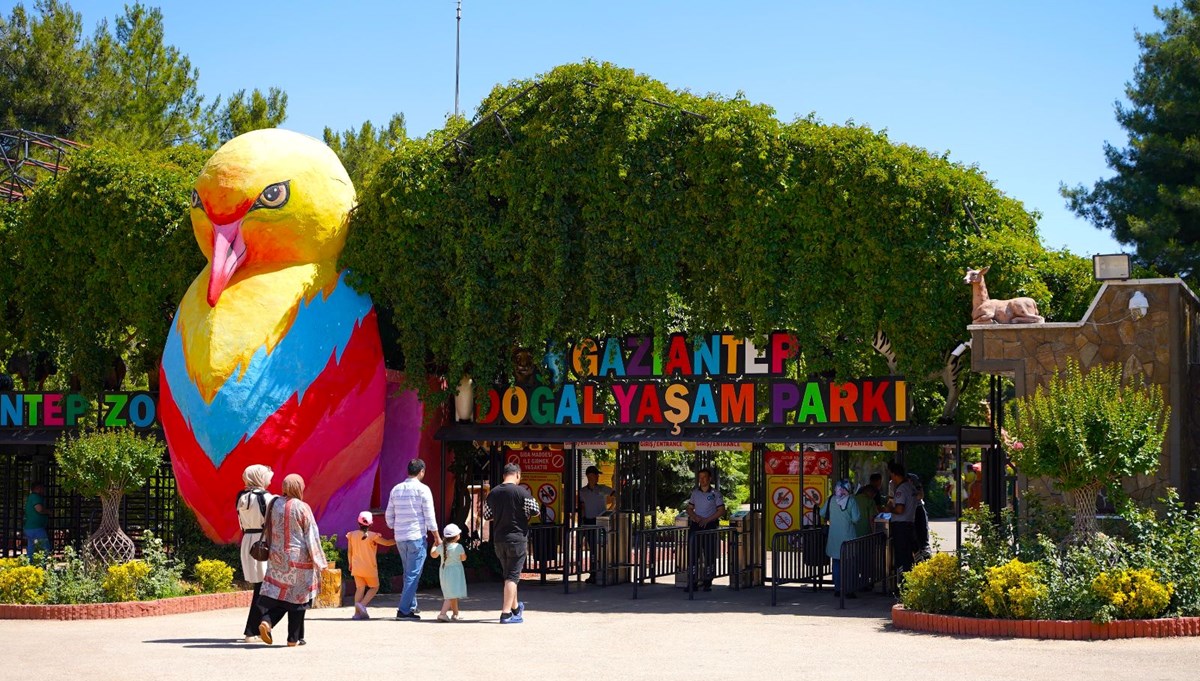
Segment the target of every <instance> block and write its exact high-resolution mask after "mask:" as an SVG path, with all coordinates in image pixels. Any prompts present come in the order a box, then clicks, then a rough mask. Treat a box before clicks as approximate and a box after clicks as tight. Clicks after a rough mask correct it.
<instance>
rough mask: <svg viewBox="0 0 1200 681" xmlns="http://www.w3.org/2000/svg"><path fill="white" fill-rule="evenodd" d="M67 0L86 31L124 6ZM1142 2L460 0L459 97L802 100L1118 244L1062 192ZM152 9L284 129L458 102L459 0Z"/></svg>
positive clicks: (205, 80)
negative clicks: (962, 168) (253, 94)
mask: <svg viewBox="0 0 1200 681" xmlns="http://www.w3.org/2000/svg"><path fill="white" fill-rule="evenodd" d="M8 4H11V3H8ZM30 4H32V3H31V2H27V6H28V5H30ZM71 4H72V7H73V8H74V9H75V10H76V11H79V12H81V13H82V14H83V19H84V25H85V27H86V28H87V30H88V31H89V32H90V30H91V27H92V26H94V25H95V23H96V22H97V21H98V20H100V19H102V18H105V17H108V18H109V19H110V21H111V19H112V17H114V16H116V15H117V14H119V13H120V12H121V10H122V7H123V5H124V3H123V2H120V1H110V0H80V1H77V2H72V3H71ZM147 4H150V5H152V6H153V5H155V3H154V2H149V3H147ZM1153 5H1154V3H1153V2H1149V1H1143V0H1091V1H1083V0H1056V1H1054V2H1045V1H1034V0H1008V1H1006V2H995V1H994V0H992V1H991V2H982V1H976V0H958V1H949V0H946V1H932V0H930V1H922V0H910V1H907V2H882V1H880V2H867V1H865V0H862V1H855V0H846V1H843V2H832V1H823V2H816V1H792V2H789V1H788V0H773V1H772V2H763V1H759V0H736V1H735V0H729V1H727V2H715V1H704V0H691V1H690V2H655V1H653V0H641V1H638V0H559V1H558V2H547V1H544V0H525V1H517V0H508V1H504V0H464V2H463V22H462V42H463V45H462V83H461V102H462V108H463V110H465V111H466V112H467V113H468V114H473V113H474V112H475V107H476V106H477V105H478V104H479V102H480V101H481V100H482V99H483V97H484V96H485V95H486V94H487V92H488V91H489V90H490V89H491V88H492V87H493V86H494V85H495V84H497V83H502V82H507V81H509V80H513V79H518V78H528V77H532V76H535V75H537V74H539V73H544V72H545V71H548V70H549V69H551V68H553V67H554V66H556V65H559V64H563V63H567V62H574V61H579V60H582V59H584V58H593V59H597V60H601V61H610V62H613V63H616V64H618V65H620V66H624V67H630V68H634V69H636V70H638V71H639V72H642V73H645V74H647V75H649V76H651V77H653V78H656V79H658V80H661V81H663V82H665V83H667V84H668V85H669V86H671V87H672V88H676V89H687V90H690V91H692V92H696V93H709V92H713V93H720V94H724V95H733V94H735V93H737V92H739V91H741V92H744V93H745V95H746V97H747V98H748V99H750V100H751V101H754V102H762V103H766V104H769V105H770V106H772V107H774V109H775V111H776V113H777V115H778V116H779V118H780V119H782V120H785V121H789V120H792V119H793V118H795V117H798V116H805V115H808V114H809V113H815V114H816V115H817V117H818V118H820V119H821V120H823V121H825V122H827V123H842V122H845V121H848V120H853V121H855V122H856V123H857V124H860V125H867V126H870V127H871V128H874V129H886V130H887V133H888V136H889V137H890V139H892V140H893V141H895V142H903V143H907V144H912V145H915V146H919V147H923V148H926V149H929V150H931V151H934V152H938V153H941V152H945V151H948V152H949V154H950V158H952V159H953V160H955V161H958V162H961V163H964V164H967V165H977V166H978V167H979V168H980V169H982V170H983V171H984V172H986V173H987V175H988V177H989V178H991V179H992V180H993V181H994V182H995V183H996V185H997V186H998V187H999V188H1000V190H1001V191H1003V192H1005V193H1006V194H1008V195H1010V196H1013V197H1015V198H1016V199H1018V200H1021V201H1023V202H1024V203H1025V206H1026V207H1027V208H1030V209H1035V210H1038V211H1040V212H1041V213H1042V215H1043V217H1042V220H1041V222H1040V226H1039V229H1040V232H1041V236H1042V240H1043V243H1044V244H1045V245H1046V246H1048V247H1051V248H1062V247H1067V248H1069V249H1070V250H1071V251H1073V252H1075V253H1078V254H1081V255H1090V254H1093V253H1110V252H1116V251H1119V250H1122V249H1121V246H1120V245H1119V244H1117V243H1116V241H1114V240H1113V239H1112V238H1111V236H1109V235H1108V233H1106V232H1101V231H1099V230H1097V229H1095V228H1093V227H1092V226H1091V225H1090V224H1088V223H1086V222H1084V221H1082V220H1079V219H1078V218H1076V217H1074V215H1072V214H1071V213H1070V212H1069V211H1067V210H1066V208H1065V207H1064V202H1063V200H1062V198H1061V197H1060V196H1059V194H1058V187H1059V184H1060V183H1063V182H1065V183H1067V184H1068V185H1075V184H1078V183H1084V184H1088V185H1090V184H1091V183H1092V182H1094V181H1095V180H1097V179H1099V178H1101V177H1105V176H1107V175H1108V174H1109V171H1108V169H1107V167H1106V166H1105V164H1104V156H1103V144H1104V142H1105V141H1111V142H1113V143H1115V144H1117V145H1118V146H1124V143H1125V139H1126V138H1125V135H1124V131H1123V130H1122V129H1121V128H1120V126H1118V125H1117V123H1116V120H1115V118H1114V115H1113V105H1114V102H1116V101H1117V100H1118V99H1120V100H1122V101H1124V87H1125V84H1126V83H1127V82H1128V81H1129V80H1131V78H1132V76H1133V72H1134V67H1135V65H1136V62H1137V57H1138V49H1137V44H1136V42H1135V40H1134V31H1135V29H1137V30H1141V31H1144V32H1153V31H1157V30H1158V29H1159V27H1160V23H1159V22H1158V20H1157V19H1155V17H1154V14H1153V11H1152V8H1153ZM158 6H160V7H162V9H163V14H164V17H165V23H166V34H167V41H168V42H169V43H170V44H173V45H175V46H177V47H178V48H179V49H180V50H181V51H183V52H184V53H185V54H187V55H188V56H189V57H190V58H191V60H192V64H193V65H194V66H196V67H197V68H199V70H200V87H201V90H202V91H203V92H204V93H205V94H206V95H208V96H209V97H210V98H211V97H215V96H217V95H225V94H228V93H230V92H233V91H235V90H238V89H241V88H246V89H250V88H254V87H260V88H263V89H266V88H267V87H270V86H273V85H274V86H278V87H282V88H283V89H284V90H286V91H287V93H288V113H289V115H288V120H287V121H286V123H285V124H284V127H287V128H291V129H293V130H297V131H300V132H303V133H307V134H310V135H313V136H317V137H319V136H320V135H321V131H322V130H323V129H324V127H325V126H330V127H332V128H334V129H336V130H342V129H346V128H350V127H357V126H358V125H360V124H361V123H362V122H363V121H364V120H372V121H375V122H376V123H383V122H386V121H387V119H388V118H389V117H390V116H391V115H392V114H393V113H395V112H403V113H404V115H405V116H406V118H407V120H408V131H409V134H410V135H412V136H421V135H424V134H425V133H427V132H429V131H430V130H432V129H435V128H438V127H441V126H442V124H443V123H444V121H445V118H446V116H447V115H448V114H449V113H450V112H451V110H452V109H453V105H454V29H455V22H454V7H455V3H454V0H420V1H417V0H408V1H405V0H391V1H390V2H383V1H373V0H372V1H367V0H341V2H336V3H334V2H318V1H316V0H296V1H292V2H286V3H284V2H272V3H266V2H248V1H245V0H243V1H240V2H233V1H228V0H207V1H205V2H195V1H193V0H170V1H169V2H161V3H159V5H158ZM5 14H6V15H7V14H8V10H6V11H5ZM1126 250H1131V249H1126Z"/></svg>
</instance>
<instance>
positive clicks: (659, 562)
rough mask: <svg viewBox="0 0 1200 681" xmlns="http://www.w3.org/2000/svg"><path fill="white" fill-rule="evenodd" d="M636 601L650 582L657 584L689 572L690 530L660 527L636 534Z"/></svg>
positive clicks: (634, 594)
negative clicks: (665, 578)
mask: <svg viewBox="0 0 1200 681" xmlns="http://www.w3.org/2000/svg"><path fill="white" fill-rule="evenodd" d="M633 546H634V561H633V562H634V573H633V597H634V598H637V596H638V587H639V586H640V585H641V584H644V583H645V582H646V581H647V580H649V581H650V583H651V584H653V583H656V582H657V580H658V578H659V577H668V576H670V577H674V576H675V575H676V574H678V573H680V572H686V571H687V570H688V529H687V528H686V527H659V528H654V529H647V530H642V531H641V532H635V533H634V535H633Z"/></svg>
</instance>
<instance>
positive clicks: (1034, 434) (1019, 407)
mask: <svg viewBox="0 0 1200 681" xmlns="http://www.w3.org/2000/svg"><path fill="white" fill-rule="evenodd" d="M1014 412H1015V413H1014V422H1015V425H1014V428H1013V430H1012V434H1013V435H1012V436H1013V438H1015V440H1016V441H1015V442H1013V443H1012V444H1011V445H1010V446H1009V447H1008V450H1009V456H1010V457H1011V458H1012V460H1013V463H1015V464H1016V465H1017V467H1018V468H1019V469H1020V470H1021V472H1022V473H1024V474H1025V475H1029V476H1033V477H1048V478H1051V479H1053V480H1054V482H1055V484H1056V485H1057V486H1058V488H1059V489H1061V490H1063V491H1065V492H1071V493H1074V494H1073V497H1072V498H1073V501H1075V502H1076V533H1077V535H1082V534H1090V533H1092V532H1094V530H1095V518H1094V509H1095V505H1094V504H1095V499H1096V493H1097V492H1098V491H1099V490H1100V489H1101V488H1103V487H1104V486H1106V485H1109V484H1111V483H1113V482H1116V481H1118V480H1120V479H1121V478H1122V477H1126V476H1130V475H1137V474H1142V473H1149V472H1151V471H1153V470H1155V469H1156V468H1158V463H1159V456H1161V454H1162V443H1163V438H1164V437H1165V436H1166V428H1167V421H1168V418H1169V416H1170V407H1169V406H1167V405H1166V403H1165V401H1164V399H1163V395H1162V390H1161V388H1159V387H1158V386H1153V385H1144V384H1143V383H1142V378H1141V377H1140V376H1135V377H1131V378H1130V380H1129V383H1128V384H1125V383H1124V381H1123V380H1122V369H1121V365H1120V364H1110V365H1097V366H1095V367H1093V368H1092V369H1091V370H1090V371H1088V372H1086V373H1084V372H1083V371H1082V370H1081V369H1080V367H1079V365H1078V364H1077V363H1076V362H1075V361H1074V360H1069V361H1068V362H1067V367H1066V369H1065V370H1064V371H1060V372H1057V373H1056V374H1055V375H1054V377H1053V378H1052V379H1050V382H1049V383H1048V384H1047V385H1045V386H1039V387H1038V389H1037V391H1036V392H1034V394H1032V395H1028V396H1026V397H1023V398H1020V399H1018V400H1017V401H1016V403H1015V405H1014Z"/></svg>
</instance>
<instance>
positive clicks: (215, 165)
mask: <svg viewBox="0 0 1200 681" xmlns="http://www.w3.org/2000/svg"><path fill="white" fill-rule="evenodd" d="M353 205H354V185H353V183H351V181H350V177H349V176H348V175H347V174H346V169H345V168H343V167H342V163H341V161H340V160H339V159H338V157H337V155H336V154H334V153H333V151H332V150H331V149H330V148H329V147H327V146H325V144H323V143H322V142H320V141H319V140H316V139H313V138H312V137H308V136H307V135H301V134H299V133H295V132H291V131H288V130H280V129H277V128H272V129H266V130H255V131H253V132H248V133H246V134H244V135H239V136H238V137H235V138H233V139H232V140H230V141H228V142H226V143H225V144H224V145H222V146H221V148H220V149H218V150H217V152H216V153H215V154H213V156H212V158H210V159H209V160H208V163H206V164H205V165H204V169H203V170H201V171H200V177H199V178H198V179H197V180H196V188H195V189H194V190H193V191H192V211H191V212H192V231H193V232H194V233H195V235H196V242H197V243H198V244H200V250H201V251H203V252H204V256H205V257H206V258H208V262H209V282H208V304H209V306H210V307H216V305H217V301H218V300H220V298H221V293H222V292H223V291H224V290H225V289H226V288H227V287H228V286H229V285H230V283H231V282H232V281H233V279H234V276H235V274H238V275H239V276H242V277H244V276H251V275H253V274H254V273H255V272H257V271H266V270H273V269H278V268H279V267H281V266H288V265H294V264H300V263H319V262H333V261H336V260H337V257H338V255H339V254H340V253H341V251H342V246H343V245H345V243H346V217H347V215H348V214H349V212H350V209H351V208H352V207H353ZM239 273H240V274H239Z"/></svg>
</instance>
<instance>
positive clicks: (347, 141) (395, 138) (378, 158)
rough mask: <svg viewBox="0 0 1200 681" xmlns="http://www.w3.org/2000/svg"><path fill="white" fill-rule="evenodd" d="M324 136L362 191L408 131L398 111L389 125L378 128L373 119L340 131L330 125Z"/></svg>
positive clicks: (357, 187) (402, 116)
mask: <svg viewBox="0 0 1200 681" xmlns="http://www.w3.org/2000/svg"><path fill="white" fill-rule="evenodd" d="M323 137H324V139H325V144H328V145H329V148H330V149H333V152H334V153H335V154H337V155H338V158H340V159H341V160H342V165H344V166H345V167H346V173H347V174H348V175H350V180H351V181H353V182H354V188H355V189H356V190H358V192H360V193H361V192H362V191H363V190H365V189H366V187H367V185H368V184H370V183H371V179H372V178H373V177H374V176H375V172H376V171H377V170H379V167H380V166H382V165H383V162H384V161H386V160H387V158H388V156H390V155H391V154H392V152H394V151H395V150H396V149H397V148H398V147H399V146H400V145H401V144H402V143H403V142H404V140H405V139H406V138H407V137H408V133H407V131H406V130H405V127H404V114H402V113H398V114H395V115H393V116H392V118H391V120H389V121H388V124H387V126H386V127H382V128H379V129H376V128H375V126H374V124H372V123H371V121H365V122H363V124H362V126H361V127H359V129H358V130H353V129H351V130H345V131H343V132H341V133H340V134H339V133H336V132H334V131H333V129H332V128H328V127H327V128H325V134H324V135H323Z"/></svg>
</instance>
